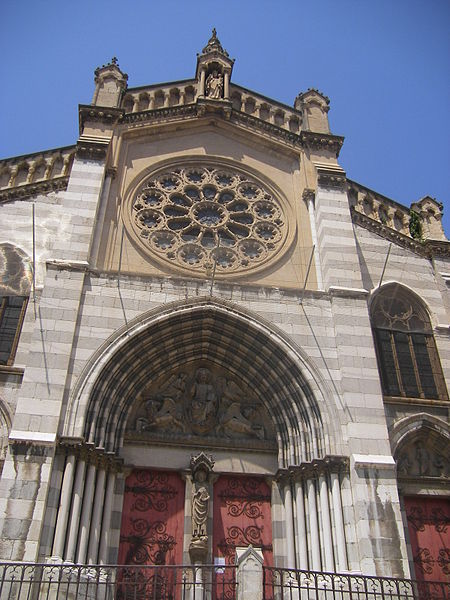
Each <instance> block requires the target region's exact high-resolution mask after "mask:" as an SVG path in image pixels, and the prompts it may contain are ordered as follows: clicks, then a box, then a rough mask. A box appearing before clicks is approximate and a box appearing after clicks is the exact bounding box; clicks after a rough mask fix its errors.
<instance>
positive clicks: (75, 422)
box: [64, 299, 338, 468]
mask: <svg viewBox="0 0 450 600" xmlns="http://www.w3.org/2000/svg"><path fill="white" fill-rule="evenodd" d="M198 361H205V362H209V363H210V364H216V365H220V366H222V367H223V368H225V369H227V370H228V371H229V372H230V374H231V375H233V376H234V377H236V378H237V379H240V380H241V381H243V382H244V383H245V384H246V385H247V386H249V387H250V388H251V389H253V390H254V391H255V393H256V394H257V395H258V396H259V398H260V400H261V402H263V403H264V404H265V406H266V407H267V409H268V411H269V413H270V415H271V417H272V419H273V422H274V424H275V428H276V431H277V439H278V447H279V465H280V467H284V468H285V467H287V466H289V465H295V464H300V463H301V462H303V461H309V460H312V459H313V458H319V457H321V456H324V455H326V454H330V453H331V450H330V448H333V451H334V453H336V451H337V448H336V444H335V443H333V440H332V439H331V438H332V435H331V429H332V428H333V427H335V428H336V427H338V417H337V414H336V413H335V411H334V409H333V406H334V403H333V402H332V401H330V396H331V394H330V393H329V392H327V391H325V386H324V384H323V382H321V381H320V379H319V377H318V374H317V372H315V371H314V370H313V369H312V368H311V365H310V364H309V363H308V361H307V360H306V357H305V356H303V354H302V352H301V351H300V350H299V349H298V348H295V347H293V345H292V344H291V343H290V342H289V340H288V339H287V338H286V337H285V336H284V335H283V334H282V333H280V332H278V331H275V330H274V329H273V328H272V327H270V326H269V325H268V324H267V323H264V322H262V321H261V320H260V319H259V318H255V316H254V315H253V314H249V313H245V312H244V311H242V310H241V309H237V308H236V306H234V305H232V304H231V303H224V302H218V301H216V300H215V299H214V300H212V299H197V300H193V301H190V300H189V301H186V302H182V303H179V302H178V303H173V304H172V305H167V306H166V307H164V308H163V309H162V310H161V309H159V310H158V311H156V312H155V311H152V312H150V313H147V314H145V315H143V316H142V317H140V318H139V319H138V320H136V321H135V322H134V324H132V325H130V326H129V327H128V328H127V329H126V328H123V329H122V330H119V331H118V332H117V333H116V334H115V336H114V337H113V338H110V339H109V340H108V341H107V342H106V343H105V344H104V345H103V347H102V348H100V350H99V351H98V352H97V354H96V356H95V357H94V358H93V359H92V361H91V362H90V364H89V365H88V367H87V368H86V369H85V372H84V373H83V374H82V376H81V378H80V384H79V385H78V387H77V389H76V390H75V391H74V394H73V395H72V399H71V402H70V405H69V410H68V416H67V419H66V423H65V427H64V434H65V435H81V434H82V435H84V437H85V439H86V440H87V441H89V442H91V443H93V444H95V446H97V447H103V448H105V450H106V451H109V452H117V451H118V450H119V449H120V447H121V445H122V440H123V436H124V432H125V427H126V424H127V419H128V416H129V413H130V411H131V409H132V407H133V402H134V400H135V398H136V397H137V395H138V393H139V392H140V390H141V389H142V388H143V387H144V386H145V385H146V384H147V383H148V382H149V381H151V379H152V378H154V377H156V376H160V375H162V374H165V373H169V372H170V371H171V370H173V368H174V366H181V365H188V364H189V363H193V362H198Z"/></svg>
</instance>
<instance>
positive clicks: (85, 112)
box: [78, 104, 125, 134]
mask: <svg viewBox="0 0 450 600" xmlns="http://www.w3.org/2000/svg"><path fill="white" fill-rule="evenodd" d="M124 114H125V110H124V109H123V108H114V107H106V106H93V105H91V104H79V105H78V122H79V127H80V134H81V133H82V132H83V127H84V124H85V122H86V121H93V122H95V123H103V124H105V125H114V124H115V123H117V122H118V121H119V120H120V118H121V117H122V115H124Z"/></svg>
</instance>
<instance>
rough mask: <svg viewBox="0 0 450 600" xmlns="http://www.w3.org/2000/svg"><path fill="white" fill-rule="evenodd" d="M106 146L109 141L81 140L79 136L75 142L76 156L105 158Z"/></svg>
mask: <svg viewBox="0 0 450 600" xmlns="http://www.w3.org/2000/svg"><path fill="white" fill-rule="evenodd" d="M108 146H109V143H106V142H103V141H102V142H100V141H96V140H83V139H82V138H80V139H79V140H78V142H77V150H76V156H77V157H78V158H88V159H90V160H102V159H104V158H106V153H107V151H108Z"/></svg>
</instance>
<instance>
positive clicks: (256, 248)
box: [132, 166, 287, 274]
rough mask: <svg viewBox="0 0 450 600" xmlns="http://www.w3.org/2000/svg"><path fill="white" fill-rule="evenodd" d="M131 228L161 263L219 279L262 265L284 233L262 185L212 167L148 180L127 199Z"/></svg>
mask: <svg viewBox="0 0 450 600" xmlns="http://www.w3.org/2000/svg"><path fill="white" fill-rule="evenodd" d="M132 226H133V229H134V230H135V232H136V233H137V234H138V236H139V239H140V240H141V242H142V243H144V244H145V246H146V247H147V248H150V249H151V250H152V251H153V253H156V255H157V256H158V257H159V258H161V259H163V260H164V261H168V262H170V263H172V264H177V265H178V266H182V267H184V268H187V269H189V270H193V271H197V272H201V271H202V270H203V271H205V269H211V268H212V267H215V269H216V272H217V273H219V274H220V273H225V272H236V271H237V272H238V271H242V270H247V269H249V268H252V267H256V266H259V265H262V264H263V263H265V262H266V261H267V260H269V259H270V258H271V257H273V256H275V254H276V252H277V251H278V250H279V248H280V247H281V245H282V243H283V241H284V240H285V238H286V233H287V231H286V230H287V226H286V219H285V217H284V213H283V210H282V207H281V205H280V202H279V201H278V199H277V198H276V197H275V196H274V194H273V193H272V192H271V191H270V190H269V189H268V188H267V187H266V186H265V185H263V184H261V183H259V182H257V181H255V180H254V179H253V178H252V177H250V176H249V175H247V174H245V173H243V172H238V171H237V170H235V169H233V170H231V169H227V168H222V167H215V166H204V167H203V166H202V167H190V166H184V167H180V168H178V169H175V170H171V171H170V172H166V173H162V174H161V173H160V174H159V175H157V176H152V177H151V178H150V179H147V180H146V181H145V182H144V183H143V184H141V185H140V187H139V188H138V191H137V192H136V194H135V195H134V197H133V199H132Z"/></svg>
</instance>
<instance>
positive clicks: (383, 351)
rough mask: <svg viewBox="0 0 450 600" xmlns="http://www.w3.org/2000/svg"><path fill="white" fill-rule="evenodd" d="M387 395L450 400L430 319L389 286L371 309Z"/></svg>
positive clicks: (399, 290) (410, 299)
mask: <svg viewBox="0 0 450 600" xmlns="http://www.w3.org/2000/svg"><path fill="white" fill-rule="evenodd" d="M371 319H372V329H373V334H374V339H375V347H376V351H377V360H378V368H379V371H380V376H381V383H382V388H383V393H384V395H385V396H390V397H406V398H422V399H427V400H431V399H434V400H436V399H440V400H448V395H447V390H446V386H445V382H444V378H443V375H442V368H441V365H440V362H439V356H438V353H437V349H436V344H435V341H434V337H433V332H432V328H431V323H430V320H429V317H428V315H427V313H426V311H425V309H424V308H423V306H421V305H420V303H419V302H417V301H416V300H415V299H414V298H413V297H412V295H411V294H409V293H407V292H406V291H405V290H404V289H403V288H401V287H400V286H392V285H391V286H387V288H386V289H384V290H382V291H381V292H380V293H379V294H378V295H377V296H376V298H375V300H374V301H373V303H372V306H371Z"/></svg>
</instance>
